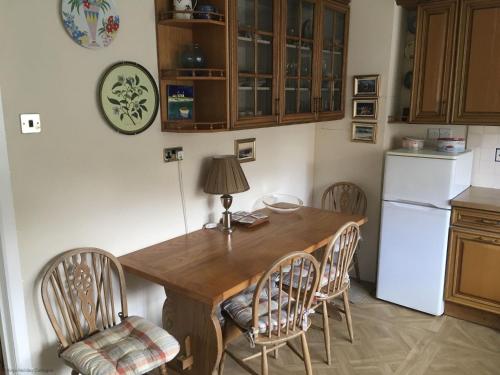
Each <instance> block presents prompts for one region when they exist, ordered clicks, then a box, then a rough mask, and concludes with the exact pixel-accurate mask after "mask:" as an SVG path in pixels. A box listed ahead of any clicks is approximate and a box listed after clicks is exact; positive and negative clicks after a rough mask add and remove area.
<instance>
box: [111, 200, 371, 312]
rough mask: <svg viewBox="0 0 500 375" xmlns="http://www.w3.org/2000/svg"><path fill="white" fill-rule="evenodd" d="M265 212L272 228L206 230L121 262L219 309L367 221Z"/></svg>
mask: <svg viewBox="0 0 500 375" xmlns="http://www.w3.org/2000/svg"><path fill="white" fill-rule="evenodd" d="M260 212H263V213H265V214H266V215H269V222H268V223H265V224H262V225H260V226H256V227H254V228H245V227H240V226H238V227H237V228H236V229H235V230H234V232H233V233H232V234H231V235H227V234H224V233H222V232H220V231H219V230H214V229H201V230H198V231H195V232H192V233H189V234H188V235H183V236H180V237H176V238H173V239H171V240H168V241H165V242H161V243H159V244H156V245H153V246H150V247H147V248H145V249H142V250H138V251H135V252H132V253H130V254H127V255H124V256H121V257H120V258H119V261H120V263H121V264H122V266H123V268H124V269H125V270H126V271H128V272H130V273H132V274H135V275H137V276H140V277H142V278H144V279H147V280H149V281H152V282H154V283H157V284H161V285H163V286H165V287H166V288H167V289H171V290H174V291H176V292H179V293H183V294H186V295H188V296H189V297H190V298H193V299H196V300H198V301H201V302H203V303H206V304H209V305H211V306H216V305H217V304H218V303H220V302H222V301H223V300H225V299H227V298H229V297H231V296H233V295H235V294H237V293H239V292H240V291H242V290H244V289H245V288H247V287H248V286H250V285H252V284H254V283H256V282H257V281H258V279H259V277H260V276H261V275H262V274H263V273H264V272H265V271H267V269H268V268H269V267H270V266H271V264H272V263H273V262H274V261H275V260H277V259H278V258H280V257H281V256H284V255H286V254H288V253H290V252H293V251H306V252H309V253H311V252H313V251H314V250H316V249H318V248H320V247H323V246H325V245H326V244H327V243H328V241H329V240H330V239H331V238H332V237H333V235H334V234H335V232H336V231H337V230H338V229H339V228H340V227H342V226H343V225H344V224H346V223H347V222H349V221H354V222H357V223H358V224H359V225H362V224H364V223H365V222H366V221H367V219H366V218H365V217H363V216H361V215H347V214H339V213H333V212H329V211H324V210H319V209H316V208H311V207H302V208H301V209H299V210H298V211H296V212H293V213H287V214H279V213H275V212H272V211H270V210H268V209H264V210H261V211H260Z"/></svg>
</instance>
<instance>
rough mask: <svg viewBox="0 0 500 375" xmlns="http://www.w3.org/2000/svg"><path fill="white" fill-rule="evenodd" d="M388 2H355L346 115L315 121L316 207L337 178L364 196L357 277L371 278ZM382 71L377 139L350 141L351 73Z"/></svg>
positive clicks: (388, 47) (391, 9) (388, 52)
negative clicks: (365, 209) (365, 221)
mask: <svg viewBox="0 0 500 375" xmlns="http://www.w3.org/2000/svg"><path fill="white" fill-rule="evenodd" d="M395 12H396V7H395V5H394V1H392V0H383V1H381V0H378V1H373V0H353V1H352V2H351V24H350V31H349V55H348V65H347V82H346V84H347V93H346V117H345V119H344V120H342V121H335V122H328V123H321V124H318V125H317V128H316V129H317V134H316V154H315V155H316V156H315V173H314V176H315V177H314V201H315V204H316V205H318V206H319V205H320V199H321V194H322V192H323V191H324V190H325V188H326V187H327V186H329V185H330V184H332V183H334V182H338V181H351V182H354V183H355V184H357V185H359V186H360V187H361V188H362V189H363V190H364V191H365V192H366V194H367V197H368V224H366V225H365V226H364V227H363V229H362V234H363V242H362V243H361V247H360V253H359V260H360V272H361V277H362V278H363V279H365V280H372V281H373V280H375V275H376V264H377V247H378V228H379V216H380V204H379V203H378V202H379V201H380V192H381V184H382V169H383V167H382V164H383V144H384V141H383V140H384V137H385V132H386V131H387V129H386V124H385V121H384V119H386V118H387V115H388V113H387V107H388V106H387V101H388V100H389V99H390V96H389V95H388V91H389V90H388V87H389V85H390V84H391V83H390V81H389V77H390V73H391V56H392V53H393V51H392V39H393V27H394V25H393V22H394V17H395V16H396V15H395ZM360 74H380V76H381V77H380V78H381V86H380V92H381V94H380V98H379V114H378V118H379V121H378V127H379V129H378V134H377V137H378V141H377V143H376V144H363V143H353V142H351V121H352V116H351V111H352V100H351V98H352V77H353V75H360Z"/></svg>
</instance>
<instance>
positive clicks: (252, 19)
mask: <svg viewBox="0 0 500 375" xmlns="http://www.w3.org/2000/svg"><path fill="white" fill-rule="evenodd" d="M279 4H280V2H279V1H278V0H236V1H234V6H232V7H231V17H230V19H231V20H233V22H232V23H231V27H230V39H231V62H232V63H231V79H232V80H231V98H232V101H231V114H232V126H233V128H245V127H252V126H262V125H268V126H273V125H278V123H279V116H278V115H279V113H278V110H279V109H278V104H279V103H278V98H279V94H278V68H279V66H278V64H279V61H278V54H279V46H280V42H279V41H280V39H279V31H280V30H279V26H278V23H279V18H278V17H279Z"/></svg>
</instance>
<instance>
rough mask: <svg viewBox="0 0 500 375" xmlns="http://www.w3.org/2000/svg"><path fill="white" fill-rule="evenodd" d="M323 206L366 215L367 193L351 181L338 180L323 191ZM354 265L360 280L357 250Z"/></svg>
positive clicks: (330, 209) (342, 211)
mask: <svg viewBox="0 0 500 375" xmlns="http://www.w3.org/2000/svg"><path fill="white" fill-rule="evenodd" d="M321 208H322V209H323V210H329V211H333V212H340V213H346V214H359V215H363V216H365V215H366V209H367V199H366V194H365V193H364V191H363V190H361V188H360V187H359V186H357V185H356V184H353V183H351V182H338V183H336V184H333V185H331V186H329V187H328V188H327V189H326V190H325V192H324V193H323V197H322V199H321ZM357 250H358V249H357ZM352 265H353V267H354V272H355V274H356V279H357V280H360V273H359V261H358V253H357V251H356V252H355V253H354V261H353V263H352Z"/></svg>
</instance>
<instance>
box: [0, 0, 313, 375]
mask: <svg viewBox="0 0 500 375" xmlns="http://www.w3.org/2000/svg"><path fill="white" fill-rule="evenodd" d="M60 3H61V2H60V0H30V1H27V0H16V1H12V0H0V9H1V12H2V13H4V12H5V13H4V14H5V15H7V17H5V18H6V20H5V21H4V22H2V23H1V24H0V41H1V45H2V57H1V59H0V64H2V65H1V68H0V86H2V89H3V95H4V109H5V123H6V131H7V144H8V151H9V158H10V166H11V172H12V186H13V193H14V205H15V213H16V217H17V230H18V237H19V247H20V252H21V254H20V257H21V268H22V275H23V282H24V291H25V297H26V304H27V307H26V308H27V314H28V316H29V320H28V322H29V331H30V339H31V342H30V348H29V349H28V348H27V349H26V350H30V351H31V353H32V358H33V366H35V367H38V368H42V369H55V370H56V371H57V372H59V371H61V369H63V368H64V367H63V365H62V363H61V361H60V360H58V359H57V356H56V340H55V335H54V333H53V331H52V329H51V328H50V326H49V323H48V320H47V318H46V316H45V312H44V310H43V307H42V303H41V298H40V279H41V277H42V271H43V268H44V266H45V265H46V264H47V263H48V262H49V261H50V260H51V259H52V258H53V257H54V256H56V255H57V254H60V253H61V252H63V251H64V250H68V249H72V248H75V247H82V246H96V247H100V248H104V249H107V250H109V251H111V252H112V253H114V254H115V255H122V254H125V253H127V252H130V251H132V250H136V249H139V248H142V247H145V246H147V245H150V244H153V243H156V242H159V241H162V240H165V239H168V238H171V237H173V236H176V235H179V234H181V233H183V231H184V225H183V222H182V209H181V203H180V195H179V188H178V175H177V173H178V171H177V164H175V163H172V164H165V163H163V161H162V150H163V148H164V147H168V146H183V147H184V150H185V158H186V160H185V161H184V162H183V175H184V184H185V189H186V202H187V212H188V219H189V228H190V230H194V229H197V228H200V227H201V225H202V224H203V223H205V222H207V221H208V220H209V219H210V218H212V219H213V217H214V216H217V215H219V213H220V212H221V211H222V208H221V206H220V203H219V201H218V199H217V198H215V197H209V196H207V195H206V194H204V193H203V192H202V188H201V184H202V166H203V165H204V160H205V159H206V158H208V157H210V156H211V155H214V154H227V153H233V147H234V145H233V140H234V139H237V138H247V137H256V138H257V161H256V162H253V163H247V164H244V165H243V169H244V171H245V173H246V175H247V178H248V181H249V183H250V186H251V190H250V191H248V192H246V193H243V194H238V195H236V196H235V197H234V198H235V203H234V209H235V210H238V209H249V208H252V206H253V205H254V202H255V201H256V200H257V199H258V198H259V197H260V196H262V195H263V194H264V193H266V192H272V191H281V192H288V193H291V194H295V195H297V196H299V197H301V198H303V199H304V200H305V201H306V202H309V203H310V202H311V199H312V197H311V193H312V183H313V158H314V138H315V128H314V125H297V126H289V127H285V128H272V129H261V130H255V131H251V130H248V131H239V132H230V133H221V134H198V135H196V134H173V133H161V132H160V124H159V118H158V119H157V121H156V122H155V123H154V125H153V126H152V127H151V128H150V129H149V130H147V131H146V132H145V133H142V134H140V135H137V136H125V135H121V134H118V133H115V132H114V131H112V130H111V128H110V127H109V126H107V125H106V123H105V122H104V120H103V119H102V117H101V116H100V114H99V111H98V106H97V102H96V90H97V85H98V82H99V77H100V75H101V74H102V73H103V72H104V70H105V69H106V68H107V67H108V66H110V65H111V64H113V63H115V62H117V61H121V60H132V61H136V62H139V63H140V64H142V65H144V66H145V67H146V68H147V69H149V71H150V72H151V73H152V74H153V75H154V76H155V77H156V76H157V64H156V45H155V43H156V42H155V22H154V10H153V0H141V1H136V0H120V1H119V2H118V3H119V7H120V16H121V20H122V25H121V30H120V32H119V34H118V37H117V39H116V40H115V41H114V42H113V43H112V44H111V46H110V47H108V48H106V49H104V50H99V51H91V50H86V49H84V48H81V47H79V46H78V45H76V44H75V43H74V42H73V41H72V40H71V39H70V38H69V37H68V35H67V34H66V31H65V30H64V28H63V26H62V23H61V21H60V15H59V14H60V10H59V7H60ZM20 113H40V114H41V119H42V133H41V134H35V135H21V134H20V130H19V119H18V116H19V114H20ZM128 282H129V306H130V310H131V314H142V315H145V316H146V317H148V318H150V319H153V320H155V321H157V322H160V311H161V306H162V303H163V299H164V293H163V290H162V289H161V288H160V287H157V286H154V285H152V284H149V283H147V282H143V281H140V280H139V279H136V278H132V277H130V278H128ZM65 371H66V372H67V370H66V369H65Z"/></svg>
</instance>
